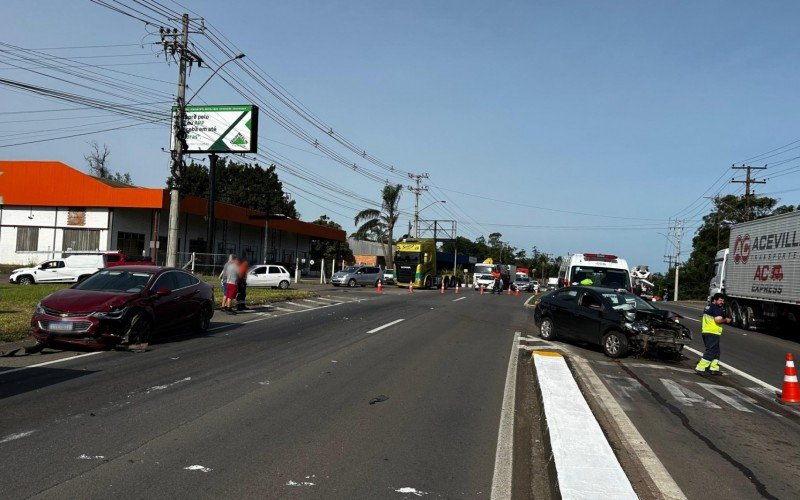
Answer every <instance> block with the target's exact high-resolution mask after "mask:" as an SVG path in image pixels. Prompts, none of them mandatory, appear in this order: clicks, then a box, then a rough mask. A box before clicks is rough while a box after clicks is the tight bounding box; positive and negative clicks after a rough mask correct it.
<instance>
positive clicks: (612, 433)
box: [570, 357, 686, 500]
mask: <svg viewBox="0 0 800 500" xmlns="http://www.w3.org/2000/svg"><path fill="white" fill-rule="evenodd" d="M570 364H571V366H572V367H573V368H574V370H575V372H576V375H577V377H575V379H576V381H577V382H578V383H579V384H580V385H581V386H582V389H583V392H584V393H585V394H587V395H589V396H591V399H592V401H593V403H594V404H593V405H592V404H590V407H592V408H593V410H595V411H594V413H595V417H597V418H598V420H599V421H602V422H601V426H602V427H603V430H604V431H605V433H606V434H607V435H609V437H611V438H612V440H613V441H614V442H616V443H619V444H620V445H621V446H622V449H618V450H616V451H617V454H618V455H619V454H622V453H624V454H625V455H626V456H625V457H624V458H625V460H622V461H624V462H626V464H627V465H628V467H630V468H633V469H635V470H633V471H628V470H626V472H627V474H628V476H629V477H630V475H631V474H632V473H633V474H636V475H638V476H640V477H641V479H642V480H643V482H644V485H645V486H646V487H647V489H648V491H638V492H637V493H639V495H640V496H641V497H643V498H663V499H669V500H685V499H686V495H684V493H683V491H682V490H681V489H680V487H679V486H678V484H677V483H676V482H675V480H674V479H673V478H672V476H671V475H670V473H669V471H667V469H666V468H665V467H664V464H662V463H661V460H659V459H658V457H657V456H656V455H655V453H654V452H653V450H652V448H650V445H648V444H647V441H645V439H644V438H643V437H642V435H641V434H640V433H639V431H638V429H636V426H634V425H633V422H631V420H630V419H629V418H628V416H627V415H626V414H625V411H624V410H623V409H622V408H621V407H620V406H619V404H618V403H617V401H616V399H614V396H612V395H611V392H610V391H609V390H608V388H607V387H606V386H605V385H604V384H603V382H602V380H600V377H598V376H597V374H596V373H595V372H594V370H593V369H592V367H591V366H589V363H588V362H587V361H586V360H585V359H582V358H579V357H572V358H570ZM598 414H599V415H598Z"/></svg>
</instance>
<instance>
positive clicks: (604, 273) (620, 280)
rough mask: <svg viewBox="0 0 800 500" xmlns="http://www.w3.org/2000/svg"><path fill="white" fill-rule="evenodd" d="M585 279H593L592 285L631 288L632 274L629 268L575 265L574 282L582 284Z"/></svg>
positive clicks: (573, 269) (573, 270)
mask: <svg viewBox="0 0 800 500" xmlns="http://www.w3.org/2000/svg"><path fill="white" fill-rule="evenodd" d="M585 279H590V280H592V285H594V286H601V287H604V288H613V289H617V288H625V289H627V288H629V287H630V286H631V280H630V276H629V275H628V270H627V269H608V268H606V267H586V266H575V267H573V268H572V280H571V281H572V283H575V284H576V285H577V284H580V282H581V281H583V280H585Z"/></svg>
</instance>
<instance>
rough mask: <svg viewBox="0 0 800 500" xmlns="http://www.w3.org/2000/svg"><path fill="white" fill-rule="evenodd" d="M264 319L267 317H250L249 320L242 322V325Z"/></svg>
mask: <svg viewBox="0 0 800 500" xmlns="http://www.w3.org/2000/svg"><path fill="white" fill-rule="evenodd" d="M265 319H267V318H256V319H250V320H247V321H245V322H243V323H242V324H243V325H249V324H250V323H256V322H258V321H264V320H265Z"/></svg>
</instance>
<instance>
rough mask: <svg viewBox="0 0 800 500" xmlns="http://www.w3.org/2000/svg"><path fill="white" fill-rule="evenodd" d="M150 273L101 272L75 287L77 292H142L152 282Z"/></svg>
mask: <svg viewBox="0 0 800 500" xmlns="http://www.w3.org/2000/svg"><path fill="white" fill-rule="evenodd" d="M151 276H152V274H150V273H142V272H135V273H133V272H130V271H113V270H112V271H100V272H98V273H95V274H93V275H92V276H90V277H89V278H87V279H86V280H84V281H82V282H80V283H78V284H77V285H75V286H74V287H72V288H74V289H75V290H92V291H96V292H130V293H135V292H141V291H142V290H144V287H145V286H146V285H147V282H148V281H150V277H151Z"/></svg>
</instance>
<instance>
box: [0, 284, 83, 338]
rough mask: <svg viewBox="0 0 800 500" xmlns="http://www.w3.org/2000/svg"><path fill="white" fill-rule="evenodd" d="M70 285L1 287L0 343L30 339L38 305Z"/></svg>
mask: <svg viewBox="0 0 800 500" xmlns="http://www.w3.org/2000/svg"><path fill="white" fill-rule="evenodd" d="M69 286H70V285H66V284H64V285H31V286H20V285H10V284H8V285H5V284H4V285H0V342H12V341H15V340H22V339H24V338H26V337H28V335H29V333H30V328H31V326H30V325H31V316H32V315H33V310H34V309H35V308H36V304H37V303H38V302H39V301H40V300H42V299H43V298H45V297H46V296H48V295H50V294H51V293H53V292H55V291H58V290H62V289H64V288H67V287H69Z"/></svg>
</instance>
